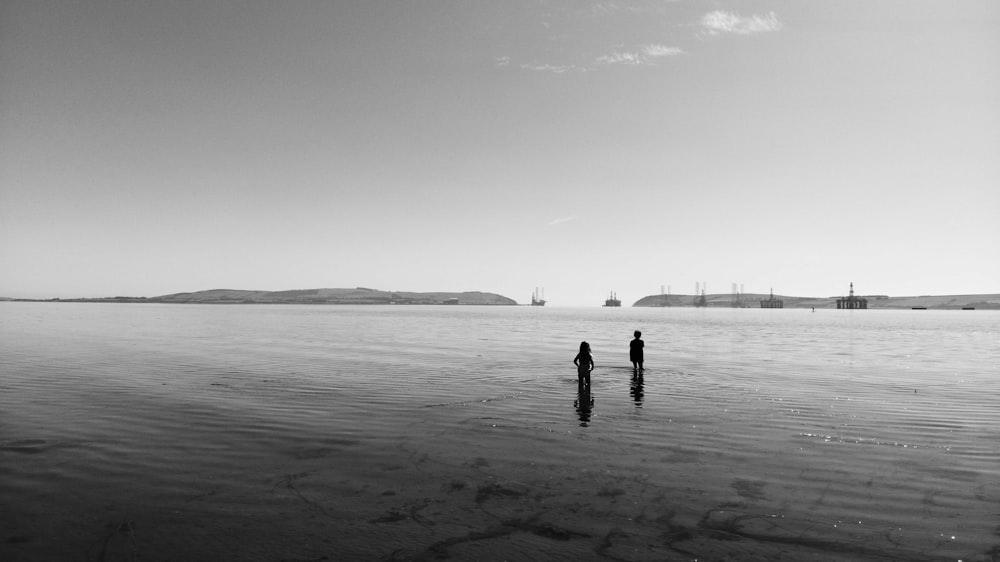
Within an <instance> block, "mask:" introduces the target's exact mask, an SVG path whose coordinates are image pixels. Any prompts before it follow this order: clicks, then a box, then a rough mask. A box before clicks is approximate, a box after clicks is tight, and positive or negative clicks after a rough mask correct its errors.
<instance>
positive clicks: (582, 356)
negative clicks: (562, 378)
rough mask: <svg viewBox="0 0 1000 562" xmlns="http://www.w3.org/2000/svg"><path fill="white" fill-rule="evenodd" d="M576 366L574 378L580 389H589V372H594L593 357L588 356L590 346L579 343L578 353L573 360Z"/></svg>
mask: <svg viewBox="0 0 1000 562" xmlns="http://www.w3.org/2000/svg"><path fill="white" fill-rule="evenodd" d="M573 364H574V365H576V376H577V381H578V383H579V385H580V388H584V387H586V388H590V372H591V371H593V370H594V356H593V355H591V354H590V344H589V343H587V342H585V341H582V342H580V353H577V354H576V357H575V358H573Z"/></svg>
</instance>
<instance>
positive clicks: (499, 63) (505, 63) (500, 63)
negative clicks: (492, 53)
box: [494, 57, 510, 66]
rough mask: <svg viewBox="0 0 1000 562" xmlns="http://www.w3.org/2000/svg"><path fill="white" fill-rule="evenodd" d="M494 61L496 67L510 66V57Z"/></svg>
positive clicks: (498, 58)
mask: <svg viewBox="0 0 1000 562" xmlns="http://www.w3.org/2000/svg"><path fill="white" fill-rule="evenodd" d="M494 61H495V62H496V65H497V66H508V65H509V64H510V57H497V58H495V59H494Z"/></svg>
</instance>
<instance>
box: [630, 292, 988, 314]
mask: <svg viewBox="0 0 1000 562" xmlns="http://www.w3.org/2000/svg"><path fill="white" fill-rule="evenodd" d="M770 296H771V295H766V294H760V293H745V294H742V295H740V303H739V306H740V307H746V308H760V301H762V300H767V299H768V298H770ZM858 296H860V297H862V298H866V299H868V308H888V309H911V308H915V307H923V308H927V309H928V310H932V309H940V310H956V309H962V308H975V309H976V310H1000V293H993V294H980V295H922V296H919V297H890V296H887V295H858ZM774 298H775V299H781V300H782V301H784V307H785V308H813V307H815V308H837V299H838V298H840V297H792V296H788V295H774ZM694 302H695V296H694V295H650V296H648V297H643V298H641V299H639V300H637V301H636V302H635V304H633V305H632V306H650V307H659V306H694ZM705 304H706V306H708V307H711V308H730V307H732V306H733V296H732V295H731V294H727V293H722V294H712V295H705Z"/></svg>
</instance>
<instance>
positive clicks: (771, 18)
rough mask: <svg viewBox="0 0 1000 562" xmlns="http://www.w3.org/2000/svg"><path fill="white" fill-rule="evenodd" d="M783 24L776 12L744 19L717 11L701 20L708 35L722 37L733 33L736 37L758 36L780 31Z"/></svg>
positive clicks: (737, 15) (733, 13)
mask: <svg viewBox="0 0 1000 562" xmlns="http://www.w3.org/2000/svg"><path fill="white" fill-rule="evenodd" d="M782 27H783V24H782V23H781V22H780V21H778V16H776V15H775V14H774V12H770V13H768V14H767V15H763V16H762V15H757V14H754V15H752V16H748V17H743V16H741V15H739V14H737V13H735V12H726V11H724V10H716V11H714V12H709V13H707V14H705V15H704V16H702V18H701V28H702V30H703V31H704V32H705V33H706V34H708V35H722V34H725V33H731V34H735V35H756V34H758V33H770V32H772V31H778V30H779V29H781V28H782Z"/></svg>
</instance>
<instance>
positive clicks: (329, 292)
mask: <svg viewBox="0 0 1000 562" xmlns="http://www.w3.org/2000/svg"><path fill="white" fill-rule="evenodd" d="M10 300H18V301H33V302H118V303H165V304H400V305H407V304H412V305H418V304H423V305H428V304H431V305H434V304H445V305H493V306H497V305H499V306H511V305H516V304H517V302H516V301H514V299H510V298H507V297H505V296H503V295H498V294H495V293H483V292H480V291H467V292H461V293H454V292H431V293H414V292H406V291H380V290H378V289H367V288H364V287H357V288H354V289H298V290H291V291H247V290H239V289H210V290H207V291H196V292H193V293H172V294H169V295H161V296H158V297H123V296H117V297H102V298H70V299H62V298H57V299H10Z"/></svg>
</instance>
